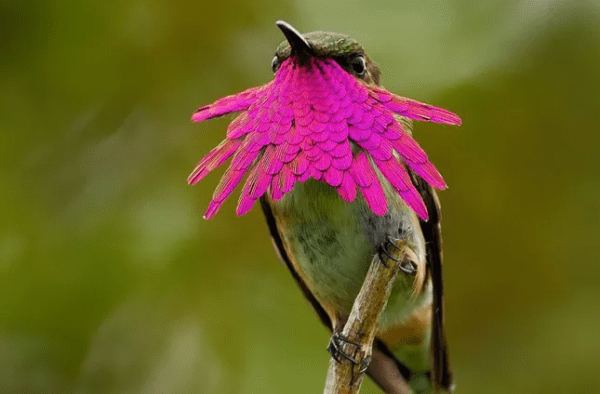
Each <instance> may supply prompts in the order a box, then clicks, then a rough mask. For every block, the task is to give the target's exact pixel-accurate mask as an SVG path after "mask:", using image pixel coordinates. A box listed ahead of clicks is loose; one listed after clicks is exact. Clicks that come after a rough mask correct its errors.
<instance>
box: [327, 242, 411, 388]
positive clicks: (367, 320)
mask: <svg viewBox="0 0 600 394" xmlns="http://www.w3.org/2000/svg"><path fill="white" fill-rule="evenodd" d="M396 244H397V246H398V249H396V248H391V249H392V250H390V254H391V255H392V256H393V257H394V258H396V259H397V260H400V262H396V261H394V260H393V259H391V258H388V259H387V261H386V262H385V264H382V263H381V261H379V258H378V257H377V256H375V257H374V258H373V261H372V262H371V266H370V268H369V271H368V272H367V276H366V278H365V281H364V282H363V285H362V287H361V289H360V292H359V293H358V296H357V297H356V300H355V301H354V305H353V307H352V311H351V312H350V316H349V317H348V321H347V322H346V325H345V326H344V329H343V330H342V333H341V334H342V336H343V337H344V338H345V339H346V340H347V341H349V342H352V343H354V344H356V345H357V346H354V345H348V346H347V348H348V349H352V348H354V355H353V358H354V359H355V360H356V361H357V364H354V363H352V362H351V361H349V360H347V359H345V358H340V361H339V362H338V361H336V360H335V359H334V358H333V357H332V358H331V360H330V361H329V370H328V372H327V380H326V382H325V391H324V392H323V393H324V394H357V393H358V392H359V390H360V385H361V383H362V380H363V377H364V373H365V371H366V369H367V366H368V365H369V362H370V360H371V352H372V346H373V340H374V339H375V334H376V333H377V330H378V328H379V319H380V317H381V312H382V311H383V309H384V308H385V306H386V304H387V301H388V298H389V297H390V293H391V290H392V286H393V284H394V282H395V280H396V276H397V275H398V270H399V266H400V264H402V263H403V260H401V259H408V260H410V259H411V257H413V256H414V253H413V252H412V250H410V249H409V248H408V247H407V245H406V242H404V241H403V240H399V241H397V242H396ZM415 261H416V260H415Z"/></svg>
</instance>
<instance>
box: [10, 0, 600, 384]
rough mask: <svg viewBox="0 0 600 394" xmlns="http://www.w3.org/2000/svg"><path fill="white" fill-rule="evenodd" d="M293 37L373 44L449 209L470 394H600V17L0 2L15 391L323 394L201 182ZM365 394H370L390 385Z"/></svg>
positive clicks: (154, 0) (548, 4)
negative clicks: (445, 123) (286, 36)
mask: <svg viewBox="0 0 600 394" xmlns="http://www.w3.org/2000/svg"><path fill="white" fill-rule="evenodd" d="M277 19H285V20H287V21H289V22H291V23H292V24H294V25H295V26H296V27H297V28H298V29H299V30H300V31H304V32H306V31H312V30H330V31H338V32H344V33H348V34H350V35H352V36H354V37H355V38H357V39H359V40H360V41H361V42H362V43H363V45H364V46H365V48H366V49H367V51H368V53H369V54H370V55H371V57H372V58H373V59H374V60H375V61H377V62H378V63H379V65H380V66H381V68H382V70H383V77H382V82H383V84H384V85H385V86H386V87H387V88H388V89H390V90H391V91H393V92H396V93H398V94H401V95H405V96H408V97H412V98H415V99H418V100H421V101H425V102H429V103H432V104H435V105H438V106H442V107H445V108H449V109H451V110H453V111H455V112H456V113H458V114H460V115H461V116H462V118H463V121H464V125H463V126H462V127H461V128H449V127H441V126H437V125H427V124H419V125H418V126H417V127H416V131H415V133H416V136H417V139H418V140H419V141H420V142H421V144H422V145H423V146H424V147H425V149H426V150H427V151H428V152H429V155H430V157H431V158H432V159H433V161H434V162H435V163H436V165H437V166H438V168H439V169H440V170H441V172H442V173H443V174H444V176H445V178H446V180H447V182H448V183H449V185H450V189H449V190H447V191H444V192H443V193H441V200H442V204H443V207H444V237H445V238H444V241H445V258H446V287H447V302H446V303H447V314H448V316H447V324H448V337H449V341H450V350H451V356H452V363H453V366H454V369H455V375H456V382H457V393H567V392H569V393H571V392H572V393H594V392H600V308H599V303H600V286H599V279H600V198H599V196H598V195H599V193H600V155H599V153H600V149H599V148H600V134H599V130H600V116H599V115H600V38H599V37H600V6H599V4H598V3H593V2H577V1H571V2H564V1H551V0H548V1H543V0H539V1H526V0H521V1H515V0H512V1H506V0H497V1H477V0H469V1H467V0H463V1H453V2H445V1H420V0H408V1H402V2H397V1H391V0H390V1H373V2H370V3H366V2H352V3H348V2H346V1H342V0H337V1H329V2H327V5H323V2H322V1H321V0H309V1H299V0H297V1H282V0H265V1H252V2H250V1H239V0H229V1H221V2H216V1H211V2H208V1H206V2H197V3H193V2H187V1H181V0H174V1H173V0H172V1H167V0H148V1H144V0H124V1H119V2H110V1H109V2H107V1H97V0H92V1H84V2H81V1H72V0H63V1H53V2H48V1H16V0H2V1H1V2H0V68H1V69H0V108H1V109H2V116H0V149H1V152H0V165H1V167H0V169H1V171H0V190H1V191H0V393H77V394H84V393H90V394H91V393H173V394H180V393H181V394H185V393H207V394H211V393H261V394H265V393H318V392H321V391H322V388H323V383H324V379H325V373H326V368H327V364H328V355H327V353H326V351H325V347H326V345H327V342H328V338H329V334H328V333H327V331H326V330H325V329H324V328H323V327H321V325H320V323H319V322H318V319H317V318H316V317H315V316H314V315H313V312H312V311H311V309H310V307H309V306H308V305H307V303H306V302H305V301H304V299H303V298H302V296H301V294H300V291H299V290H298V289H297V288H296V285H295V284H294V282H293V280H292V279H291V277H290V276H289V274H288V272H287V270H286V269H285V268H284V267H283V266H282V265H281V264H280V263H279V262H278V260H277V257H276V255H275V253H274V251H273V250H272V247H271V242H270V240H269V238H268V235H267V230H266V226H265V225H264V223H263V218H262V214H261V212H260V210H259V209H257V207H255V209H254V210H253V211H252V212H251V213H250V214H248V215H246V216H244V217H241V218H237V217H236V216H235V214H234V207H235V200H236V199H237V198H236V197H233V198H230V201H228V203H227V204H226V205H225V207H224V208H223V209H222V211H221V212H220V213H219V215H217V217H216V218H215V219H214V220H212V221H210V222H206V221H203V220H202V219H201V217H202V213H203V212H204V209H205V207H206V205H207V203H208V201H209V199H210V195H211V194H212V191H213V189H214V187H215V186H216V183H217V181H218V179H219V176H220V174H221V172H222V171H217V172H216V173H215V174H212V175H211V176H209V177H208V178H207V179H206V180H205V181H203V182H202V183H201V184H200V185H199V186H196V187H193V188H192V187H188V186H187V185H186V183H185V179H186V177H187V175H188V173H189V172H190V171H191V170H192V169H193V167H194V165H195V164H196V163H197V161H198V160H199V159H200V158H201V157H202V156H203V155H204V154H205V153H206V152H207V151H208V150H209V149H210V148H211V147H213V146H215V145H216V144H217V143H218V142H219V141H220V140H221V139H222V138H223V137H224V134H225V128H226V125H227V123H228V120H227V119H220V120H213V121H211V122H207V123H204V124H201V125H195V124H192V123H191V122H190V120H189V118H190V115H191V113H192V112H193V111H194V110H195V109H196V108H197V107H198V106H200V105H202V104H206V103H209V102H212V101H213V100H215V99H217V98H219V97H222V96H224V95H227V94H232V93H235V92H238V91H241V90H243V89H246V88H248V87H251V86H255V85H259V84H262V83H265V82H266V81H268V80H270V79H271V78H272V73H271V71H270V62H271V58H272V56H273V52H274V50H275V47H276V46H277V45H278V44H279V42H281V41H282V40H283V36H282V35H281V33H280V32H279V30H278V29H277V28H276V27H275V25H274V22H275V20H277ZM363 392H364V393H376V392H378V390H377V389H376V387H375V386H374V384H373V383H372V382H370V381H369V382H367V383H366V384H365V385H364V387H363Z"/></svg>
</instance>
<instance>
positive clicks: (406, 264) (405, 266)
mask: <svg viewBox="0 0 600 394" xmlns="http://www.w3.org/2000/svg"><path fill="white" fill-rule="evenodd" d="M398 241H399V240H398V239H396V238H393V237H391V236H388V237H387V239H386V241H385V242H384V243H383V245H381V246H380V247H379V250H378V251H377V256H378V257H379V261H380V262H381V264H383V265H384V266H386V267H387V268H389V266H388V265H387V263H386V260H387V259H388V258H389V259H390V260H393V261H395V262H397V263H400V264H399V267H398V268H400V271H402V272H404V273H405V274H407V275H416V274H417V265H416V264H415V262H414V261H411V260H408V259H406V258H404V259H403V260H402V262H401V261H400V260H398V259H397V258H395V257H394V256H392V255H391V253H390V247H393V248H395V249H396V250H401V249H402V248H401V247H400V246H398Z"/></svg>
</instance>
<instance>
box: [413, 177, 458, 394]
mask: <svg viewBox="0 0 600 394" xmlns="http://www.w3.org/2000/svg"><path fill="white" fill-rule="evenodd" d="M411 176H412V180H413V183H414V184H415V186H416V187H417V190H418V191H419V193H420V194H421V197H422V198H423V201H424V202H425V206H426V207H427V212H429V220H428V221H426V222H425V221H423V220H421V221H420V224H421V231H422V232H423V236H424V238H425V244H426V248H427V269H428V275H431V281H432V284H433V308H432V325H433V327H432V332H431V353H432V359H433V366H432V371H431V375H432V376H431V380H432V382H433V385H434V387H435V388H436V392H437V391H439V390H440V389H441V390H445V391H452V385H453V384H452V371H451V369H450V363H449V361H448V345H447V343H446V334H445V331H444V281H443V277H442V261H443V258H442V229H441V209H440V201H439V199H438V197H437V194H436V192H435V191H434V190H433V188H432V187H431V186H430V185H428V184H427V183H426V182H425V181H424V180H423V179H421V178H420V177H418V176H416V175H415V174H414V173H412V172H411Z"/></svg>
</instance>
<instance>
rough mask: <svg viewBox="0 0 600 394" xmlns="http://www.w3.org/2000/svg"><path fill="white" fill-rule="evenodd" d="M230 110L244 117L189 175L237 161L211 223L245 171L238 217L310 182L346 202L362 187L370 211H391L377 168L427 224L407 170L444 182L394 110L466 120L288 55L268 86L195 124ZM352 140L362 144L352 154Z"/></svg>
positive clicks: (195, 177) (212, 208) (204, 111)
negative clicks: (334, 192)
mask: <svg viewBox="0 0 600 394" xmlns="http://www.w3.org/2000/svg"><path fill="white" fill-rule="evenodd" d="M231 112H241V113H240V114H239V115H238V116H237V118H235V120H234V121H233V122H231V124H230V125H229V127H228V128H227V139H226V140H224V141H223V142H222V143H221V144H219V146H217V147H216V148H215V149H213V150H212V151H210V153H208V155H206V156H205V157H204V158H203V159H202V160H201V161H200V163H199V164H198V166H197V167H196V169H195V170H194V171H193V172H192V174H191V175H190V177H189V178H188V182H189V183H190V184H195V183H197V182H198V181H200V180H201V179H202V178H204V177H205V176H206V175H207V174H208V173H209V172H211V171H213V170H214V169H215V168H217V167H218V166H220V165H221V164H223V163H224V162H225V161H226V160H227V159H229V158H230V157H231V156H233V159H232V161H231V165H230V166H229V168H228V169H227V171H226V172H225V174H224V175H223V177H222V178H221V181H220V183H219V185H218V186H217V189H216V190H215V192H214V194H213V198H212V201H211V202H210V204H209V207H208V210H207V211H206V214H205V215H204V217H205V218H206V219H209V218H211V217H213V216H214V215H215V214H216V213H217V211H218V210H219V208H220V207H221V205H222V204H223V202H225V199H227V197H228V196H229V195H230V194H231V193H232V192H233V190H234V189H235V187H236V186H237V185H238V184H239V183H240V181H241V180H242V178H243V176H244V175H245V174H246V173H248V179H247V180H246V183H245V184H244V187H243V189H242V194H241V196H240V200H239V203H238V207H237V211H236V212H237V214H238V215H243V214H245V213H246V212H248V211H249V210H250V209H251V208H252V206H253V205H254V203H255V202H256V200H257V199H259V198H260V197H261V196H263V195H264V194H265V193H268V194H269V195H270V197H271V198H273V199H274V200H279V199H281V198H282V197H283V196H284V195H285V194H286V193H289V192H290V191H291V190H292V189H293V187H294V184H295V183H296V182H305V181H307V180H308V179H310V178H313V179H316V180H318V181H321V182H326V183H327V184H329V185H331V186H332V187H335V188H336V189H337V191H338V193H339V195H340V197H341V198H342V199H344V200H345V201H348V202H352V201H354V200H355V199H356V196H357V188H358V190H360V192H361V194H362V196H363V198H364V200H365V201H366V203H367V204H368V206H369V207H370V209H371V210H372V211H373V212H374V213H375V214H376V215H384V214H385V213H386V211H387V201H386V197H385V193H384V190H383V187H382V185H381V183H380V179H379V178H378V175H377V171H375V168H377V169H378V170H379V172H380V173H381V174H382V175H383V176H384V177H385V178H386V179H387V180H388V182H389V183H390V184H391V185H392V186H393V187H394V189H396V191H397V192H398V193H399V194H400V196H401V197H402V199H403V200H404V201H405V202H406V204H407V205H408V206H410V207H411V208H412V209H413V210H414V211H415V212H416V213H417V214H418V215H419V217H420V218H421V219H423V220H427V218H428V215H427V209H426V208H425V204H424V203H423V200H422V199H421V197H420V195H419V192H418V191H417V190H416V188H415V187H414V185H413V183H412V182H411V179H410V176H409V174H408V172H407V170H406V168H405V166H404V164H406V165H407V166H408V167H409V168H410V169H412V170H413V171H414V172H415V173H416V174H418V175H419V176H420V177H421V178H423V179H424V180H425V181H426V182H427V183H429V184H430V185H431V186H433V187H434V188H437V189H444V188H445V187H446V183H445V182H444V180H443V178H442V176H441V175H440V173H439V172H438V171H437V170H436V168H435V167H434V166H433V164H432V163H431V162H430V161H429V159H428V158H427V154H426V153H425V152H424V151H423V149H421V147H420V146H419V144H417V142H416V141H415V140H413V139H412V137H411V136H410V134H409V133H407V132H406V131H405V130H403V129H402V126H401V124H400V123H398V121H397V120H396V118H395V117H394V114H397V115H401V116H404V117H406V118H409V119H412V120H417V121H430V122H435V123H443V124H451V125H459V124H460V123H461V120H460V118H459V117H458V116H456V115H455V114H453V113H452V112H449V111H447V110H444V109H441V108H436V107H432V106H430V105H427V104H423V103H420V102H418V101H414V100H410V99H407V98H404V97H399V96H396V95H394V94H392V93H390V92H388V91H387V90H385V89H383V88H380V87H376V86H371V85H366V84H364V83H362V82H360V81H359V80H357V79H356V78H355V77H353V76H352V75H350V74H349V73H348V72H346V71H345V70H344V69H342V67H341V66H339V65H338V63H336V62H335V61H334V60H332V59H320V58H316V57H313V58H310V59H309V61H308V62H307V64H303V65H300V64H299V63H298V62H297V59H296V58H294V57H291V58H288V59H287V60H285V61H284V62H283V63H282V64H281V66H280V68H279V70H278V72H277V74H276V76H275V79H274V80H273V81H271V82H270V83H268V84H266V85H264V86H261V87H256V88H252V89H248V90H246V91H244V92H241V93H238V94H236V95H232V96H228V97H224V98H222V99H220V100H217V101H216V102H214V103H213V104H210V105H207V106H204V107H202V108H200V109H198V110H197V111H196V112H195V113H194V115H193V116H192V120H193V121H195V122H201V121H203V120H206V119H210V118H214V117H217V116H222V115H225V114H228V113H231ZM353 144H354V146H355V147H359V148H360V149H358V150H356V149H355V152H354V153H353V149H352V146H353ZM399 158H400V159H401V160H399Z"/></svg>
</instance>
